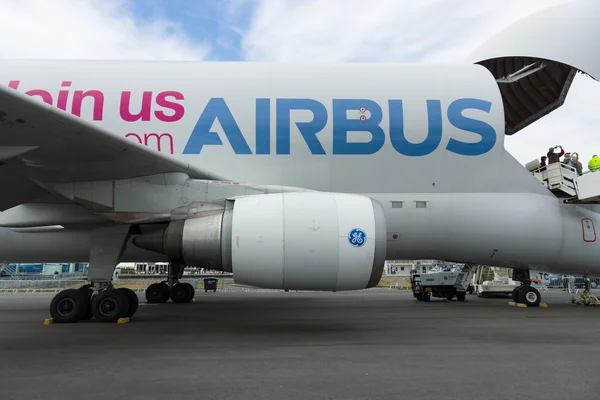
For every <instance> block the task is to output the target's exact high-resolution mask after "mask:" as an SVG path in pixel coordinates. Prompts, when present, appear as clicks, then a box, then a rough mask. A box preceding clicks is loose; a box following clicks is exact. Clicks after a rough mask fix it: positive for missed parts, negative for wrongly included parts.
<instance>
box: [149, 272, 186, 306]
mask: <svg viewBox="0 0 600 400" xmlns="http://www.w3.org/2000/svg"><path fill="white" fill-rule="evenodd" d="M184 268H185V264H183V263H180V262H171V263H170V264H169V274H168V279H167V281H164V282H160V283H153V284H152V285H150V286H148V289H146V300H147V301H148V303H165V302H166V301H167V300H169V298H170V299H171V300H172V301H173V303H189V302H190V301H192V299H193V298H194V296H195V295H196V291H195V290H194V287H193V286H192V285H190V284H189V283H187V282H179V280H180V279H181V277H182V276H183V269H184Z"/></svg>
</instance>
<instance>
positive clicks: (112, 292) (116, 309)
mask: <svg viewBox="0 0 600 400" xmlns="http://www.w3.org/2000/svg"><path fill="white" fill-rule="evenodd" d="M138 305H139V300H138V297H137V294H135V292H134V291H133V290H131V289H128V288H118V289H115V288H112V287H111V288H106V289H104V290H102V291H99V292H98V293H97V294H94V290H93V289H92V285H84V286H82V287H81V288H79V289H66V290H63V291H62V292H60V293H58V294H57V295H56V296H54V298H53V299H52V302H51V303H50V315H51V316H52V318H53V319H54V322H57V323H70V322H77V321H85V320H89V319H91V318H94V319H95V320H96V321H98V322H117V321H118V320H119V319H120V318H131V317H133V315H134V314H135V312H136V311H137V309H138Z"/></svg>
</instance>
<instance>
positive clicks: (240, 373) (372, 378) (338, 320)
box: [0, 289, 600, 400]
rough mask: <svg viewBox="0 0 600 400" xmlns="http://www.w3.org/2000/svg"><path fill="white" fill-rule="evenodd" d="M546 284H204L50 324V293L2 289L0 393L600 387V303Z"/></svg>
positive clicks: (594, 395)
mask: <svg viewBox="0 0 600 400" xmlns="http://www.w3.org/2000/svg"><path fill="white" fill-rule="evenodd" d="M542 295H543V300H544V301H545V302H546V303H548V308H517V307H509V306H508V301H509V299H506V298H505V299H481V298H478V297H476V296H467V299H468V302H465V303H459V302H456V301H453V302H445V301H441V300H439V299H432V301H431V302H429V303H424V302H418V301H416V300H414V299H413V297H412V295H411V293H410V292H407V291H400V290H393V289H370V290H365V291H359V292H338V293H314V292H308V293H300V292H288V293H285V292H276V291H274V292H237V293H236V292H217V293H204V292H197V294H196V301H195V302H194V303H190V304H173V303H166V304H160V305H140V309H139V311H138V313H137V314H136V315H135V316H134V318H132V320H131V322H129V323H127V324H122V325H121V324H102V323H97V322H94V321H87V322H80V323H76V324H53V325H48V326H46V325H44V324H43V321H44V319H45V318H48V317H49V315H48V304H49V302H50V300H51V298H52V295H49V294H43V293H41V294H3V295H0V343H1V345H0V399H11V400H12V399H19V400H22V399H27V400H34V399H45V400H47V399H62V400H66V399H76V398H77V399H79V398H83V399H86V400H92V399H107V398H115V399H128V400H137V399H144V400H147V399H178V400H181V399H264V400H269V399H273V400H275V399H276V400H282V399H386V400H389V399H409V398H410V399H419V400H422V399H444V400H448V399H461V400H462V399H503V400H504V399H544V400H552V399H598V398H600V381H599V380H598V376H599V373H600V367H599V366H600V343H599V339H600V307H598V308H596V307H583V306H574V305H572V304H570V297H569V295H568V293H566V292H562V291H558V290H557V291H552V290H551V291H546V292H542ZM140 297H142V294H140Z"/></svg>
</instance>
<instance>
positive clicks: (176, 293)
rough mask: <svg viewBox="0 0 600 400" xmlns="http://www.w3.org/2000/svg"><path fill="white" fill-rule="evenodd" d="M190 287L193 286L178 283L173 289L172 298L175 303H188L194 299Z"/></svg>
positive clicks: (171, 291)
mask: <svg viewBox="0 0 600 400" xmlns="http://www.w3.org/2000/svg"><path fill="white" fill-rule="evenodd" d="M188 286H191V285H190V284H187V283H176V284H175V285H173V287H171V290H170V296H171V300H173V303H187V302H189V301H190V300H191V299H192V291H191V290H190V288H189V287H188ZM192 289H193V288H192Z"/></svg>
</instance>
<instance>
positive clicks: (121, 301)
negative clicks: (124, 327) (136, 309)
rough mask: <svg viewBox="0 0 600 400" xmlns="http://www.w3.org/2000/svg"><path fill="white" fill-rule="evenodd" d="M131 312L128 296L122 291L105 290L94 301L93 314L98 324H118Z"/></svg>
mask: <svg viewBox="0 0 600 400" xmlns="http://www.w3.org/2000/svg"><path fill="white" fill-rule="evenodd" d="M128 311H129V301H127V296H126V295H125V293H123V292H122V291H120V290H117V289H107V290H104V291H102V292H100V293H98V295H97V296H96V297H94V299H93V300H92V314H94V318H95V319H96V321H98V322H117V321H118V320H119V318H124V317H125V315H126V314H127V312H128Z"/></svg>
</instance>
